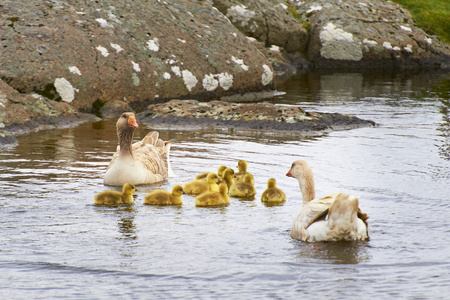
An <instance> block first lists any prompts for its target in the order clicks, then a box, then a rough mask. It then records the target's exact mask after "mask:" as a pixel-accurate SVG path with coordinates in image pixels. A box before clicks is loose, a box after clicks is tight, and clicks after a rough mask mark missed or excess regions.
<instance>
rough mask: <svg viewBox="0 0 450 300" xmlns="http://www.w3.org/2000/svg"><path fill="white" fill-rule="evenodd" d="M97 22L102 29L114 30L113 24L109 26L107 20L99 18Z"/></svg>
mask: <svg viewBox="0 0 450 300" xmlns="http://www.w3.org/2000/svg"><path fill="white" fill-rule="evenodd" d="M95 21H97V23H98V24H100V26H101V27H102V28H107V27H110V28H112V27H113V26H112V25H111V24H109V23H108V21H106V20H105V19H102V18H98V19H95Z"/></svg>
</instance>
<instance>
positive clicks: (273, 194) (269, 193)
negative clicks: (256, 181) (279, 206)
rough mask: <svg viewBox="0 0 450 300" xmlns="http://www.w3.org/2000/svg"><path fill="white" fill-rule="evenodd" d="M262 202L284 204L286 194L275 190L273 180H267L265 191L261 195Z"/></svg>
mask: <svg viewBox="0 0 450 300" xmlns="http://www.w3.org/2000/svg"><path fill="white" fill-rule="evenodd" d="M261 201H262V202H270V203H281V202H286V194H285V193H284V192H283V191H282V190H280V189H279V188H277V181H276V180H275V178H270V179H269V180H267V189H266V190H265V191H264V192H263V193H262V195H261Z"/></svg>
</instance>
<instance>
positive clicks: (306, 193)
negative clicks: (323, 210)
mask: <svg viewBox="0 0 450 300" xmlns="http://www.w3.org/2000/svg"><path fill="white" fill-rule="evenodd" d="M286 176H288V177H293V178H295V179H297V181H298V185H299V187H300V191H301V192H302V197H303V204H306V203H308V202H309V201H311V200H313V199H314V198H315V193H316V192H315V187H314V176H313V173H312V170H311V168H310V166H309V165H308V163H307V162H306V161H304V160H296V161H294V162H293V163H292V166H291V169H290V170H289V171H288V172H287V173H286Z"/></svg>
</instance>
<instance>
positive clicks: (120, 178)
mask: <svg viewBox="0 0 450 300" xmlns="http://www.w3.org/2000/svg"><path fill="white" fill-rule="evenodd" d="M137 127H138V124H137V123H136V117H135V115H134V113H132V112H126V113H123V114H122V115H121V116H120V118H119V120H117V123H116V128H117V137H118V138H119V146H118V147H117V151H116V153H114V155H113V158H112V160H111V162H110V163H109V166H108V169H107V170H106V174H105V176H104V178H103V182H104V184H106V185H112V186H122V185H123V184H124V183H126V182H130V183H133V184H134V185H139V184H151V183H155V182H159V181H162V180H164V179H166V178H167V177H168V176H173V173H172V170H171V168H170V162H169V151H170V141H169V142H164V141H163V140H161V139H160V138H159V133H158V132H157V131H152V132H150V133H148V134H147V135H146V136H145V137H144V138H143V139H142V141H139V142H136V143H134V144H132V141H133V135H134V131H135V130H136V128H137Z"/></svg>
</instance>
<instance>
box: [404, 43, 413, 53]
mask: <svg viewBox="0 0 450 300" xmlns="http://www.w3.org/2000/svg"><path fill="white" fill-rule="evenodd" d="M403 49H404V50H405V51H406V52H409V53H412V52H413V51H412V45H410V44H408V45H406V47H403Z"/></svg>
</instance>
